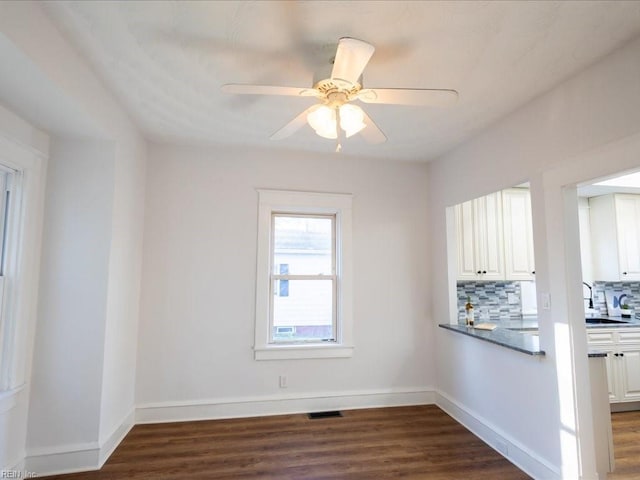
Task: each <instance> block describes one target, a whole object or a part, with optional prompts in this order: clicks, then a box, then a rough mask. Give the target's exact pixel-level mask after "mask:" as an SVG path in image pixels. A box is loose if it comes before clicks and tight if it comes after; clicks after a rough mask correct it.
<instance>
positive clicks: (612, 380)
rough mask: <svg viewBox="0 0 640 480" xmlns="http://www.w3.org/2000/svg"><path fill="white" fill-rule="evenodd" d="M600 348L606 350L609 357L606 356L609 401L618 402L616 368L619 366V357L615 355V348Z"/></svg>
mask: <svg viewBox="0 0 640 480" xmlns="http://www.w3.org/2000/svg"><path fill="white" fill-rule="evenodd" d="M598 350H600V351H603V352H606V353H607V358H605V364H606V366H607V393H608V394H609V402H617V401H618V392H617V390H618V389H617V388H616V386H617V384H618V383H619V382H618V372H617V370H616V368H617V367H618V362H617V360H618V357H614V355H613V350H609V349H601V348H598Z"/></svg>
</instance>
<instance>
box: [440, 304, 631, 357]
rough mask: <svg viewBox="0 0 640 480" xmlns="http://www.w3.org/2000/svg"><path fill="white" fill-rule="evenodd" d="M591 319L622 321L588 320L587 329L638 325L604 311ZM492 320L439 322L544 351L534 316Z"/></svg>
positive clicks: (470, 333) (514, 346) (477, 335)
mask: <svg viewBox="0 0 640 480" xmlns="http://www.w3.org/2000/svg"><path fill="white" fill-rule="evenodd" d="M588 318H592V319H597V318H601V319H605V320H616V321H618V322H622V323H601V324H599V323H587V324H586V327H587V328H588V329H601V328H629V327H636V328H637V327H640V319H639V318H636V317H632V318H621V317H610V316H607V315H597V314H596V315H589V316H588ZM489 321H490V322H491V323H495V324H496V325H498V326H497V328H496V329H495V330H478V329H476V328H472V327H467V326H465V325H455V324H447V323H441V324H439V325H438V326H439V327H441V328H444V329H446V330H450V331H453V332H457V333H462V334H463V335H468V336H470V337H474V338H478V339H480V340H484V341H485V342H490V343H494V344H496V345H500V346H502V347H506V348H510V349H512V350H516V351H518V352H522V353H526V354H527V355H544V354H545V352H544V350H540V337H539V336H538V332H537V330H538V318H537V317H535V316H525V317H523V318H514V319H510V320H493V319H491V320H489ZM589 356H590V357H602V356H606V354H604V353H602V352H597V351H594V352H590V353H589Z"/></svg>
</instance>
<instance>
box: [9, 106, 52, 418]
mask: <svg viewBox="0 0 640 480" xmlns="http://www.w3.org/2000/svg"><path fill="white" fill-rule="evenodd" d="M3 113H4V112H3V111H2V108H1V107H0V116H2V115H3ZM3 126H5V125H3ZM18 126H21V125H18ZM34 132H35V135H34V137H33V140H34V143H33V144H31V143H28V142H25V141H24V140H25V139H23V138H22V136H21V135H17V136H15V138H14V133H19V134H21V130H20V129H18V130H17V131H15V132H14V131H13V130H11V129H10V130H9V131H8V132H5V131H4V130H2V129H0V165H2V167H3V170H5V171H8V172H10V173H11V174H12V179H11V202H10V205H9V207H10V209H9V212H8V219H7V222H8V223H7V225H6V229H7V234H8V237H7V251H6V258H5V265H4V268H5V271H4V274H5V277H6V278H5V280H4V292H3V297H2V300H3V301H2V312H1V314H2V319H1V322H0V412H5V411H8V410H10V409H11V408H13V407H14V406H15V405H16V397H17V395H18V394H19V393H20V391H22V389H23V388H24V387H25V385H26V382H27V378H28V377H29V369H30V362H29V359H30V358H31V353H32V346H33V343H32V342H33V331H34V328H35V315H36V305H37V291H38V290H37V285H38V271H39V265H40V245H41V233H42V230H41V229H42V218H43V199H44V191H45V172H46V163H47V156H48V138H46V137H45V136H44V135H43V134H41V133H39V132H36V131H34Z"/></svg>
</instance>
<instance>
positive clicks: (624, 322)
mask: <svg viewBox="0 0 640 480" xmlns="http://www.w3.org/2000/svg"><path fill="white" fill-rule="evenodd" d="M597 319H604V320H605V321H607V320H613V321H615V322H621V323H589V321H594V320H597ZM586 322H587V328H588V329H592V328H596V329H597V328H633V327H635V328H638V327H640V319H639V318H638V317H635V316H634V317H631V318H622V317H620V316H616V317H614V316H609V315H599V314H594V315H586Z"/></svg>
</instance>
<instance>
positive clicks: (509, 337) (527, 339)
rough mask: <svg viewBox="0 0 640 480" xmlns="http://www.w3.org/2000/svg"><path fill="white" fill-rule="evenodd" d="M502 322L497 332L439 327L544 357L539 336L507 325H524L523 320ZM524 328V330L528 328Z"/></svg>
mask: <svg viewBox="0 0 640 480" xmlns="http://www.w3.org/2000/svg"><path fill="white" fill-rule="evenodd" d="M504 322H505V325H502V322H495V323H497V324H498V327H497V328H496V329H495V330H478V329H477V328H473V327H467V326H465V325H452V324H447V323H441V324H440V325H438V326H439V327H440V328H444V329H446V330H450V331H453V332H457V333H462V334H463V335H468V336H470V337H475V338H478V339H480V340H484V341H485V342H490V343H494V344H496V345H500V346H502V347H506V348H510V349H511V350H516V351H518V352H521V353H526V354H527V355H544V354H545V353H544V351H543V350H540V337H539V336H538V335H537V334H532V333H525V332H526V331H525V330H511V329H510V328H509V327H508V326H507V325H508V324H510V323H511V322H513V323H511V324H512V325H516V326H517V325H520V326H521V325H523V321H522V320H513V321H511V320H507V321H504ZM537 326H538V322H537V321H536V322H535V324H534V325H533V326H532V324H528V327H530V328H532V329H533V328H535V329H537ZM528 327H522V328H528Z"/></svg>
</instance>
